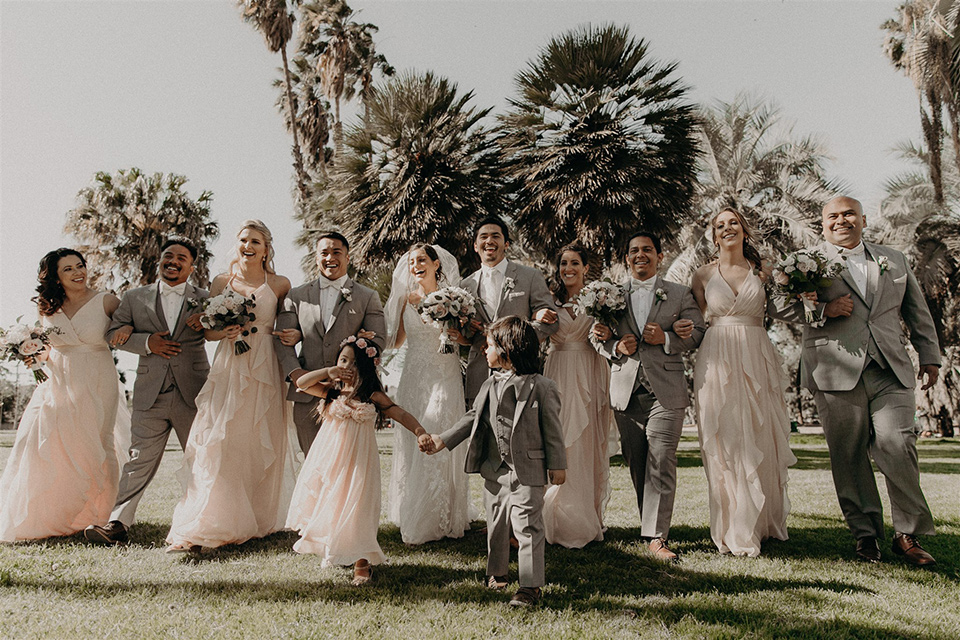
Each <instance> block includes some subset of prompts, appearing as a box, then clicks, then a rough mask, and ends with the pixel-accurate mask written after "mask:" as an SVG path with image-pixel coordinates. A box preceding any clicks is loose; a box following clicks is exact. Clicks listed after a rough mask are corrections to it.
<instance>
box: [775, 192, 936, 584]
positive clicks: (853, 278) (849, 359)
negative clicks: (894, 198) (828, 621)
mask: <svg viewBox="0 0 960 640" xmlns="http://www.w3.org/2000/svg"><path fill="white" fill-rule="evenodd" d="M822 223H823V236H824V238H825V239H826V241H827V242H826V243H825V244H824V245H822V247H821V249H822V250H823V252H824V253H825V254H826V255H827V257H835V256H837V255H838V254H839V255H840V256H843V257H845V258H846V268H845V269H844V271H843V273H842V274H841V277H840V278H837V279H835V280H834V282H833V283H831V285H830V286H829V287H827V288H826V289H825V290H823V291H820V292H818V297H819V299H820V301H821V303H822V304H820V305H819V309H820V311H821V313H822V318H823V319H824V322H823V324H822V326H819V327H815V326H810V325H808V326H806V327H804V330H803V351H802V352H801V363H800V367H801V376H802V383H803V385H804V386H805V387H807V388H808V389H809V390H810V391H811V392H812V393H813V395H814V400H815V401H816V403H817V410H818V412H819V413H820V421H821V423H822V425H823V432H824V435H825V436H826V439H827V447H828V448H829V450H830V466H831V468H832V471H833V481H834V484H835V485H836V490H837V497H838V498H839V501H840V509H841V510H842V511H843V516H844V518H846V521H847V526H848V527H849V528H850V531H851V533H853V536H854V537H855V538H856V539H857V546H856V553H857V556H858V557H859V558H860V559H861V560H864V561H867V562H873V563H876V562H879V561H880V548H879V546H878V544H877V540H878V539H882V538H883V511H882V506H881V503H880V494H879V492H878V491H877V483H876V479H875V477H874V474H873V469H872V468H871V466H870V458H871V457H872V458H873V461H874V462H875V463H876V464H877V467H878V468H879V469H880V472H881V473H882V474H883V475H884V478H885V479H886V483H887V492H888V493H889V495H890V506H891V511H892V512H893V514H892V516H893V526H894V529H895V530H896V535H895V536H894V539H893V551H894V552H895V553H897V554H900V555H903V556H904V557H905V558H906V559H907V561H908V562H910V563H911V564H914V565H916V566H927V565H933V564H935V563H936V561H935V560H934V559H933V557H932V556H931V555H930V554H929V553H927V552H926V551H924V550H923V549H922V548H921V547H920V544H919V542H918V541H917V537H916V536H918V535H930V534H933V533H934V529H933V516H932V515H931V514H930V507H928V506H927V501H926V499H925V498H924V496H923V492H922V491H921V490H920V468H919V465H918V463H917V447H916V440H917V426H916V422H915V419H914V413H915V411H916V399H915V397H914V375H913V365H912V364H911V362H910V358H909V356H908V355H907V351H906V348H905V345H906V344H907V336H906V335H905V334H904V331H903V328H902V326H903V325H902V324H901V319H902V320H903V324H906V326H907V327H908V328H909V331H910V336H909V340H910V342H911V343H912V344H913V346H914V348H915V349H916V350H917V354H918V355H919V356H920V374H919V376H917V379H923V378H926V382H925V384H924V385H923V389H928V388H930V387H931V386H933V384H934V383H936V381H937V377H938V375H939V372H940V347H939V345H938V343H937V334H936V330H935V328H934V324H933V319H932V317H931V316H930V310H929V309H928V308H927V304H926V301H925V300H924V298H923V292H922V291H921V290H920V285H919V284H918V283H917V279H916V277H915V276H914V275H913V271H912V270H911V269H910V266H909V265H908V264H907V260H906V258H905V257H904V255H903V254H902V253H900V252H899V251H895V250H893V249H889V248H887V247H883V246H880V245H876V244H871V243H866V242H863V241H862V235H863V228H864V227H865V226H866V222H865V220H864V216H863V208H862V206H861V205H860V203H859V202H858V201H856V200H854V199H853V198H847V197H837V198H834V199H832V200H830V201H829V202H828V203H827V204H826V205H825V206H824V207H823V219H822ZM794 309H795V310H796V316H797V317H798V318H802V317H803V316H802V311H801V310H800V308H799V303H797V304H796V305H794Z"/></svg>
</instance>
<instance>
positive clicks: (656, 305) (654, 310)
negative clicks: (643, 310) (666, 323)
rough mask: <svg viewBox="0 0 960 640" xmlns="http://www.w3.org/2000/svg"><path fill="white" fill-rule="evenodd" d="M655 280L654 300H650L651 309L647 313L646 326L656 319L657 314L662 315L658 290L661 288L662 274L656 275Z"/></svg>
mask: <svg viewBox="0 0 960 640" xmlns="http://www.w3.org/2000/svg"><path fill="white" fill-rule="evenodd" d="M654 278H655V279H654V281H653V300H652V301H651V302H650V311H649V312H648V313H647V321H646V322H644V323H643V325H644V326H646V325H647V324H649V323H651V322H654V321H656V319H657V316H658V315H660V306H661V305H660V302H661V301H660V300H659V299H658V298H657V290H658V289H660V276H654Z"/></svg>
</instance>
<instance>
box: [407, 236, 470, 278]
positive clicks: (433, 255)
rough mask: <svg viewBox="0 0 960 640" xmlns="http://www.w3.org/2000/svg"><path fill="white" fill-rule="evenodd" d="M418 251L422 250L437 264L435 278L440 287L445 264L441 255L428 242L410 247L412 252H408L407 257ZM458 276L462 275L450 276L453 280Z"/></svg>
mask: <svg viewBox="0 0 960 640" xmlns="http://www.w3.org/2000/svg"><path fill="white" fill-rule="evenodd" d="M418 250H422V251H423V252H424V253H425V254H427V257H428V258H430V259H431V260H433V261H434V262H436V263H437V273H436V275H435V277H436V279H437V286H438V287H439V286H440V278H442V277H443V264H441V263H440V254H438V253H437V250H436V249H434V248H433V245H432V244H430V243H427V242H418V243H417V244H415V245H413V246H412V247H410V251H408V252H407V255H408V256H409V255H410V254H412V253H413V252H414V251H418ZM458 275H460V274H459V273H455V274H453V275H452V276H450V277H451V278H455V277H457V276H458Z"/></svg>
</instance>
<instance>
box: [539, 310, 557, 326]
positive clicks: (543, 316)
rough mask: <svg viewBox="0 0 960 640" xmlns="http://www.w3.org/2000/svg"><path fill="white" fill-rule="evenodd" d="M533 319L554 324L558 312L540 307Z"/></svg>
mask: <svg viewBox="0 0 960 640" xmlns="http://www.w3.org/2000/svg"><path fill="white" fill-rule="evenodd" d="M533 319H534V320H535V321H536V322H539V323H541V324H553V323H554V322H556V321H557V312H556V311H554V310H553V309H546V308H544V309H540V311H537V315H535V316H534V317H533Z"/></svg>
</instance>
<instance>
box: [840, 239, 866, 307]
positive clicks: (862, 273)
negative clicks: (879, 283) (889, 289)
mask: <svg viewBox="0 0 960 640" xmlns="http://www.w3.org/2000/svg"><path fill="white" fill-rule="evenodd" d="M840 255H842V256H846V258H847V269H849V270H850V275H851V276H853V282H854V284H856V285H857V289H859V290H860V295H861V296H863V297H866V296H867V253H866V251H865V249H864V246H863V242H861V243H860V244H858V245H857V246H855V247H854V248H853V249H841V250H840Z"/></svg>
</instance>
